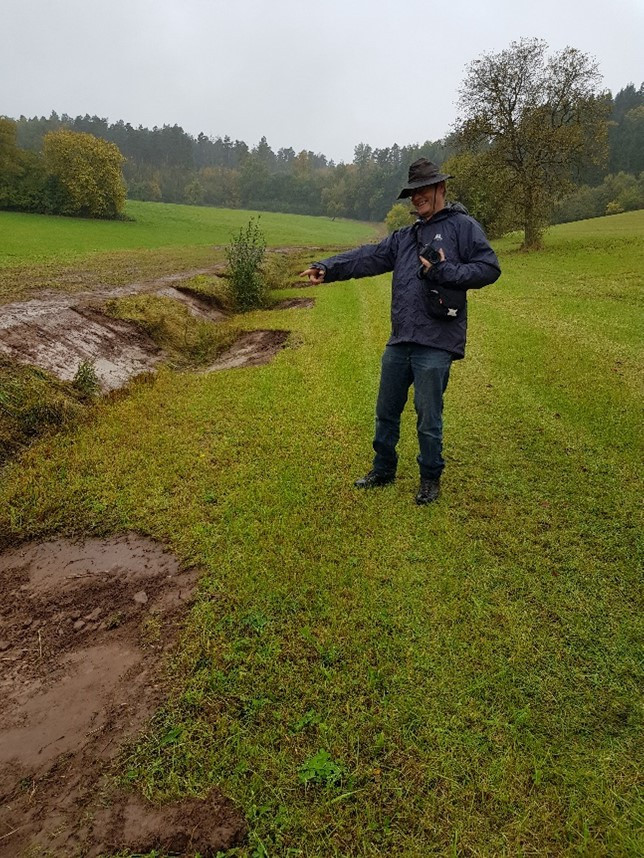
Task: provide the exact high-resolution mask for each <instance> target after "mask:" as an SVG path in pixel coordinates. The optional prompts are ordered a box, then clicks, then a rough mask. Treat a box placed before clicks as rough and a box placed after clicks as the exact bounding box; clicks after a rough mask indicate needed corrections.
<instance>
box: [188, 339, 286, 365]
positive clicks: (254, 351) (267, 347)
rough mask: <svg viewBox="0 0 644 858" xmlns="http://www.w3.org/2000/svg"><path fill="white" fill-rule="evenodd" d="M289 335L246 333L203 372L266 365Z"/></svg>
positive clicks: (282, 346) (283, 344) (281, 347)
mask: <svg viewBox="0 0 644 858" xmlns="http://www.w3.org/2000/svg"><path fill="white" fill-rule="evenodd" d="M289 333H290V331H248V332H247V333H245V334H242V335H241V336H240V337H239V338H238V339H237V340H235V342H234V343H233V344H232V346H231V347H230V348H229V349H227V350H226V351H225V352H223V353H222V354H221V355H220V356H219V357H218V358H217V360H216V361H215V362H214V363H212V364H210V366H209V367H207V368H206V369H205V370H204V372H214V371H215V370H221V369H234V368H237V367H243V366H259V365H260V364H263V363H268V362H269V361H270V359H271V358H272V357H273V356H274V355H276V354H277V352H278V351H280V350H281V349H283V348H284V347H285V345H286V341H287V339H288V336H289Z"/></svg>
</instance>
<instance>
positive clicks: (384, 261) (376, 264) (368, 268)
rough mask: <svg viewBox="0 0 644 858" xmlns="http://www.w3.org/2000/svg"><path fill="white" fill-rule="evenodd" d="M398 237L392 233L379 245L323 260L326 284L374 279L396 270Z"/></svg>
mask: <svg viewBox="0 0 644 858" xmlns="http://www.w3.org/2000/svg"><path fill="white" fill-rule="evenodd" d="M397 248H398V236H397V235H396V233H395V232H394V233H392V234H391V235H390V236H388V237H387V238H385V239H383V240H382V241H381V242H380V243H379V244H363V245H362V247H356V249H355V250H348V251H347V252H346V253H339V254H338V255H337V256H330V257H329V258H328V259H322V260H321V262H320V263H319V264H320V265H323V266H324V268H325V271H326V273H325V275H324V282H325V283H334V282H335V281H337V280H351V279H353V278H354V277H374V276H375V275H376V274H385V273H386V272H387V271H393V270H394V263H395V261H396V252H397Z"/></svg>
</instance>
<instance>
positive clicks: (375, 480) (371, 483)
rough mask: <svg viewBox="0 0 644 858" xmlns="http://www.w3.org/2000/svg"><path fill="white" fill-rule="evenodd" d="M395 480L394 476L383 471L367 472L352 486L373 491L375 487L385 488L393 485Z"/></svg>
mask: <svg viewBox="0 0 644 858" xmlns="http://www.w3.org/2000/svg"><path fill="white" fill-rule="evenodd" d="M395 479H396V474H395V473H391V472H389V473H388V472H386V471H385V472H383V471H373V470H372V471H369V473H368V474H365V476H364V477H360V479H359V480H356V481H355V483H354V484H353V485H354V486H355V487H356V488H357V489H375V488H376V486H386V485H388V484H389V483H393V481H394V480H395Z"/></svg>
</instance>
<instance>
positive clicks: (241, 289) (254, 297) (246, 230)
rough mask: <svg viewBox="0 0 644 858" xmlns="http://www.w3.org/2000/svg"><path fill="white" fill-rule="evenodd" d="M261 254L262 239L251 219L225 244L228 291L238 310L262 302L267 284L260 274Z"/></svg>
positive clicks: (263, 247)
mask: <svg viewBox="0 0 644 858" xmlns="http://www.w3.org/2000/svg"><path fill="white" fill-rule="evenodd" d="M265 254H266V239H265V237H264V235H263V233H262V231H261V230H260V228H259V223H258V221H256V220H253V219H252V218H251V219H250V220H249V221H248V223H247V225H246V226H245V227H242V228H241V229H240V230H239V232H238V233H237V235H235V236H234V237H233V239H232V240H231V242H230V244H229V245H228V246H227V247H226V259H227V260H228V277H229V284H230V291H231V293H232V296H233V300H234V302H235V306H236V307H237V309H238V310H241V311H242V312H244V311H246V310H253V309H256V308H258V307H261V306H263V305H264V304H265V303H266V293H267V284H266V282H265V280H264V276H263V273H262V262H263V261H264V256H265Z"/></svg>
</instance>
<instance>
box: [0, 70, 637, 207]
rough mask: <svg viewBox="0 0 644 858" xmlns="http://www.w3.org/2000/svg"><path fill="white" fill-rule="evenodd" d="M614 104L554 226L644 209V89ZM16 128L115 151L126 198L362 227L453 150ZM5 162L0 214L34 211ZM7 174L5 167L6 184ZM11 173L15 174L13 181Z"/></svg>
mask: <svg viewBox="0 0 644 858" xmlns="http://www.w3.org/2000/svg"><path fill="white" fill-rule="evenodd" d="M609 97H610V114H609V121H608V143H609V151H608V157H607V159H606V161H605V164H604V165H603V166H596V165H588V166H587V167H586V168H584V169H583V170H581V171H578V173H577V174H576V175H575V177H574V181H575V185H576V186H577V188H578V192H577V193H576V194H573V195H572V196H571V197H569V199H568V200H566V201H565V202H564V203H561V204H559V205H558V206H557V207H556V208H555V210H554V213H553V220H555V221H561V220H571V219H577V218H579V217H592V216H595V215H599V214H605V213H606V209H607V207H610V206H611V205H612V206H613V210H615V211H619V210H623V209H624V208H639V207H642V206H644V177H641V176H640V174H642V173H643V172H644V84H642V85H641V86H640V87H639V89H638V88H636V87H635V86H634V85H633V84H629V85H628V86H626V87H624V88H623V89H622V90H620V91H619V92H618V93H617V95H616V96H615V97H612V95H609ZM4 121H5V122H7V121H9V118H8V117H6V118H5V119H4ZM10 121H11V122H12V123H14V124H15V145H16V146H17V147H18V148H19V149H20V151H21V152H24V153H25V155H24V157H25V158H27V159H28V158H29V157H31V158H36V157H37V156H38V153H40V152H41V151H42V148H43V140H44V139H45V137H46V135H48V134H49V133H50V132H54V131H60V130H61V129H66V130H69V131H72V132H81V133H86V134H91V135H93V136H94V137H97V138H100V139H102V140H104V141H107V142H109V143H111V144H114V145H115V146H116V147H117V148H118V150H119V151H120V153H121V154H122V155H123V157H124V161H123V163H122V170H123V177H124V179H125V185H126V192H127V196H128V197H129V198H130V199H137V200H149V201H159V202H171V203H188V204H192V205H210V206H224V207H230V208H245V209H253V210H260V211H261V210H264V211H280V212H291V213H296V214H312V215H326V216H329V217H347V218H355V219H359V220H375V221H379V220H382V219H383V218H384V217H385V215H386V214H387V212H388V211H389V209H390V208H391V206H392V204H393V203H394V202H395V199H396V196H397V194H398V191H399V189H400V187H401V186H402V184H403V183H404V181H405V178H406V174H407V168H408V165H409V164H410V163H411V162H412V161H413V160H415V159H416V158H418V157H420V156H425V157H427V158H429V159H431V160H432V161H435V162H437V163H439V164H444V163H445V162H446V161H449V159H450V158H452V157H453V156H455V155H456V151H457V150H456V145H455V141H454V139H453V137H451V136H450V135H448V136H446V137H445V138H443V139H442V140H437V141H425V142H424V143H422V144H411V145H404V146H399V145H398V144H395V143H394V144H393V145H392V146H390V147H386V148H382V149H378V148H373V147H371V146H370V145H369V144H367V143H360V144H358V145H357V146H356V147H355V150H354V157H353V161H352V163H350V164H345V163H337V164H336V163H334V162H333V161H332V160H329V159H328V158H327V157H326V156H325V155H324V154H322V153H317V152H313V151H301V152H297V153H296V152H295V151H294V150H293V149H292V148H280V149H278V150H277V151H274V150H273V149H272V148H271V146H270V144H269V142H268V141H267V139H266V138H265V137H262V138H261V139H260V141H259V142H258V143H257V144H256V145H254V146H249V145H248V144H247V143H246V142H244V141H242V140H232V139H230V137H227V136H223V137H221V136H217V137H211V136H208V135H206V134H204V133H200V134H198V135H197V136H196V137H194V136H192V135H190V134H188V133H187V132H186V131H184V130H183V129H182V128H181V127H180V126H178V125H164V126H163V127H161V128H158V127H155V128H152V129H148V128H143V127H142V126H139V127H137V128H135V127H133V126H132V125H131V124H129V123H126V122H124V121H122V120H119V121H116V122H113V123H110V122H109V121H108V120H107V119H106V118H101V117H98V116H89V115H85V116H76V117H71V116H67V115H65V114H62V115H58V114H57V113H55V112H52V113H51V115H50V116H49V117H31V118H28V117H25V116H21V117H19V118H18V119H17V120H10ZM5 160H7V159H6V158H5ZM32 163H33V164H35V161H32ZM2 164H3V162H2V145H1V140H0V208H8V209H11V208H22V209H25V208H26V209H27V210H29V205H28V204H25V203H24V199H23V202H22V204H16V205H12V204H11V199H10V197H8V196H7V194H6V193H5V198H4V199H3V198H2V193H1V191H2V179H3V176H2ZM6 173H7V170H6V169H5V176H4V179H5V183H6V179H7V176H6ZM15 173H16V171H15V169H14V177H15ZM620 195H621V196H620ZM620 200H625V201H626V202H625V204H624V205H622V202H620ZM470 205H471V203H470ZM34 210H37V209H34ZM473 213H474V214H478V216H479V217H481V214H480V213H477V212H476V211H475V210H474V211H473ZM609 213H610V211H609ZM481 219H483V220H484V218H483V217H481Z"/></svg>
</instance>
